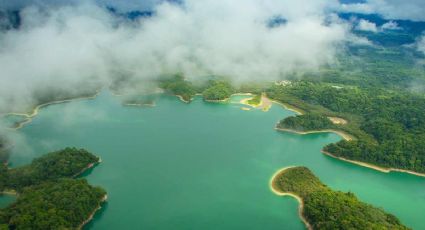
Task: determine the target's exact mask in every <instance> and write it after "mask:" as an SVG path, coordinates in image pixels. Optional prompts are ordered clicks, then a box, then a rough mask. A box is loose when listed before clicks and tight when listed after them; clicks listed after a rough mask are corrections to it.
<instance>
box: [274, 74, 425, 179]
mask: <svg viewBox="0 0 425 230" xmlns="http://www.w3.org/2000/svg"><path fill="white" fill-rule="evenodd" d="M267 95H268V96H269V97H271V98H272V99H275V100H278V101H281V102H285V103H289V104H292V105H294V106H298V107H301V108H302V109H303V110H305V111H307V112H308V113H316V114H322V115H325V116H337V117H343V118H346V119H348V120H349V124H347V125H340V126H339V127H338V128H339V129H341V130H343V131H346V132H348V133H349V134H352V135H353V136H355V137H356V140H354V141H340V142H338V143H336V144H330V145H328V146H326V147H325V150H326V151H328V152H330V153H332V154H334V155H336V156H339V157H344V158H347V159H350V160H356V161H363V162H367V163H372V164H375V165H378V166H382V167H388V168H399V169H405V170H412V171H415V172H421V173H423V172H425V141H424V140H425V113H424V111H425V97H424V96H423V95H420V94H414V93H407V92H398V91H389V90H385V89H378V88H360V87H356V86H334V85H332V84H325V83H318V82H308V81H298V82H293V83H292V84H290V85H287V86H273V87H271V88H270V89H269V90H268V92H267Z"/></svg>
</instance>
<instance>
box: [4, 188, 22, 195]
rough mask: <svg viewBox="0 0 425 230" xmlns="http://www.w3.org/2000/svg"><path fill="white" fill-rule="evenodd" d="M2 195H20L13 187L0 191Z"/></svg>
mask: <svg viewBox="0 0 425 230" xmlns="http://www.w3.org/2000/svg"><path fill="white" fill-rule="evenodd" d="M0 195H9V196H18V193H17V192H16V191H15V190H13V189H9V190H8V189H6V190H4V191H1V192H0Z"/></svg>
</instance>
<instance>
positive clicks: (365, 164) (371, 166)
mask: <svg viewBox="0 0 425 230" xmlns="http://www.w3.org/2000/svg"><path fill="white" fill-rule="evenodd" d="M322 153H323V154H325V155H327V156H330V157H332V158H335V159H338V160H342V161H345V162H349V163H352V164H356V165H359V166H363V167H366V168H370V169H374V170H377V171H379V172H383V173H391V172H401V173H408V174H412V175H415V176H420V177H425V174H424V173H418V172H414V171H410V170H405V169H396V168H384V167H380V166H377V165H373V164H370V163H365V162H361V161H354V160H349V159H347V158H344V157H337V156H335V155H333V154H332V153H330V152H326V151H324V150H322Z"/></svg>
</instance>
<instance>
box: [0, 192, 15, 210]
mask: <svg viewBox="0 0 425 230" xmlns="http://www.w3.org/2000/svg"><path fill="white" fill-rule="evenodd" d="M15 200H16V196H12V195H4V194H2V195H0V208H5V207H7V206H8V205H9V204H11V203H13V202H14V201H15Z"/></svg>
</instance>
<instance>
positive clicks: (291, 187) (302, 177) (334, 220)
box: [272, 167, 409, 230]
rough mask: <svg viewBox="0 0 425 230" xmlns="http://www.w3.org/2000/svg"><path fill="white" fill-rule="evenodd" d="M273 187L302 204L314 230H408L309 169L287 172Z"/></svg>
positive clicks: (395, 219) (392, 218) (397, 221)
mask: <svg viewBox="0 0 425 230" xmlns="http://www.w3.org/2000/svg"><path fill="white" fill-rule="evenodd" d="M272 183H273V184H272V186H273V188H274V189H275V190H277V191H279V192H286V193H293V194H295V195H297V196H299V197H300V198H301V199H302V200H303V202H304V209H303V215H304V217H305V218H306V220H307V221H308V222H309V224H310V225H311V226H312V228H313V229H315V230H322V229H323V230H329V229H340V230H344V229H347V230H348V229H392V230H402V229H403V230H404V229H409V228H407V227H406V226H404V225H402V224H401V223H400V221H399V220H398V219H397V217H395V216H393V215H391V214H388V213H386V212H385V211H384V210H382V209H380V208H376V207H373V206H371V205H369V204H366V203H363V202H361V201H359V200H358V199H357V197H356V196H355V195H354V194H353V193H350V192H348V193H344V192H339V191H333V190H331V189H330V188H328V187H327V186H326V185H324V184H322V182H321V181H320V180H319V179H318V178H317V177H316V176H315V175H314V174H313V173H312V172H311V171H310V170H309V169H308V168H305V167H294V168H288V169H286V170H284V171H283V172H281V173H280V174H278V175H277V176H276V177H274V178H273V182H272Z"/></svg>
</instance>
